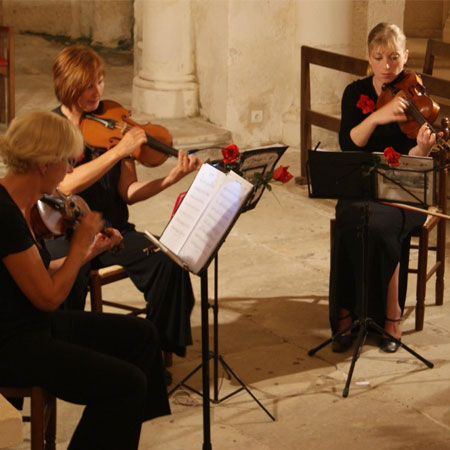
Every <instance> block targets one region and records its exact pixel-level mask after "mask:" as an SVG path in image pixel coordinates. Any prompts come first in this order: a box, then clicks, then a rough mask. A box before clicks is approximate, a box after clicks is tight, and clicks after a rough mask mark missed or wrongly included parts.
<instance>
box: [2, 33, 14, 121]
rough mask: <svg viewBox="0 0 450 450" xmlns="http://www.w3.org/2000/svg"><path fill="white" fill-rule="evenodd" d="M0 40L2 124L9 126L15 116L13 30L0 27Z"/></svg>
mask: <svg viewBox="0 0 450 450" xmlns="http://www.w3.org/2000/svg"><path fill="white" fill-rule="evenodd" d="M0 38H1V47H0V51H1V53H0V75H1V76H2V83H1V84H0V86H1V91H2V94H1V95H0V122H3V123H5V122H6V123H8V124H9V123H10V122H11V120H12V119H13V118H14V115H15V88H14V79H15V76H14V30H13V28H12V27H3V26H0ZM6 105H7V107H6ZM5 109H6V111H5ZM6 112H7V113H6Z"/></svg>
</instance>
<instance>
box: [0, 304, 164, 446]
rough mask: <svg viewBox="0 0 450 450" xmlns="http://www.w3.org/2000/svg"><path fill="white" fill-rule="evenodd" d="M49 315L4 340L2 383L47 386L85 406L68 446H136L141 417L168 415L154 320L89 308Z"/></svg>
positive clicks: (0, 344) (1, 343)
mask: <svg viewBox="0 0 450 450" xmlns="http://www.w3.org/2000/svg"><path fill="white" fill-rule="evenodd" d="M49 318H50V323H49V324H48V325H47V326H40V327H34V328H33V327H31V329H30V331H19V332H18V333H16V334H15V335H13V336H9V337H8V338H7V339H2V341H0V384H1V385H4V386H41V387H43V388H44V389H46V390H47V391H49V392H51V393H52V394H54V395H55V396H56V397H57V398H60V399H62V400H65V401H67V402H71V403H76V404H79V405H86V408H85V409H84V412H83V415H82V418H81V420H80V422H79V423H78V425H77V427H76V430H75V432H74V434H73V436H72V439H71V442H70V445H69V447H68V448H69V450H103V449H104V450H111V449H114V450H133V449H137V448H138V444H139V436H140V430H141V424H142V422H143V421H145V420H149V419H152V418H154V417H158V416H161V415H165V414H170V407H169V403H168V398H167V390H166V386H165V382H164V368H163V362H162V357H161V350H160V345H159V339H158V335H157V332H156V330H155V328H154V326H153V325H152V323H151V322H150V321H148V320H145V319H140V318H137V317H131V316H124V315H116V314H97V313H90V312H66V311H57V312H55V313H50V315H49ZM20 328H22V327H20Z"/></svg>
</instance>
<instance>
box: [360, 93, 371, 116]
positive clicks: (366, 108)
mask: <svg viewBox="0 0 450 450" xmlns="http://www.w3.org/2000/svg"><path fill="white" fill-rule="evenodd" d="M356 106H357V107H358V108H359V109H361V110H362V112H363V114H369V113H371V112H373V111H375V102H374V101H373V100H372V99H371V98H370V97H368V96H367V95H364V94H361V96H360V97H359V100H358V103H356Z"/></svg>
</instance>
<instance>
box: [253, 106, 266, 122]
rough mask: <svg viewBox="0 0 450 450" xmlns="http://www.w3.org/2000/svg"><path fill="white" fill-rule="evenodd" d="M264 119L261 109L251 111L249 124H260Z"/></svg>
mask: <svg viewBox="0 0 450 450" xmlns="http://www.w3.org/2000/svg"><path fill="white" fill-rule="evenodd" d="M263 119H264V112H263V110H262V109H253V110H252V111H250V122H251V123H261V122H262V121H263Z"/></svg>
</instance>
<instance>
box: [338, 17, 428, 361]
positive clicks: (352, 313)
mask: <svg viewBox="0 0 450 450" xmlns="http://www.w3.org/2000/svg"><path fill="white" fill-rule="evenodd" d="M407 60H408V50H407V48H406V38H405V35H404V34H403V32H402V31H401V30H400V28H399V27H398V26H396V25H393V24H387V23H380V24H378V25H377V26H375V27H374V28H373V29H372V31H371V32H370V33H369V36H368V61H369V66H370V75H369V76H368V77H366V78H364V79H361V80H357V81H355V82H353V83H351V84H350V85H349V86H347V88H346V89H345V91H344V94H343V97H342V116H341V129H340V132H339V143H340V146H341V149H342V150H343V151H347V150H351V151H365V152H383V151H384V149H386V148H387V147H392V148H393V149H394V150H395V151H396V152H397V153H400V154H403V155H418V156H427V155H428V154H429V153H430V151H431V148H432V146H433V145H434V144H435V142H436V139H435V136H433V135H432V134H431V132H430V130H429V129H428V128H427V126H426V125H423V126H422V127H421V128H420V130H419V132H418V135H417V138H416V139H409V138H408V137H407V136H406V135H405V134H403V132H402V131H401V130H400V128H399V125H398V122H399V121H402V120H406V115H405V111H406V109H407V106H408V104H407V101H406V100H405V99H404V98H402V97H400V96H399V97H396V98H395V99H393V100H391V101H390V102H389V103H387V104H386V105H385V106H384V107H382V108H380V109H376V104H377V99H378V96H379V95H380V94H381V92H382V88H383V85H384V84H386V83H391V82H392V81H394V80H395V79H396V78H397V77H398V76H400V75H401V74H402V71H403V69H404V66H405V64H406V62H407ZM363 203H364V202H358V201H348V200H340V201H338V203H337V206H336V235H335V241H334V244H333V248H332V255H331V273H330V323H331V328H332V331H333V333H336V332H337V331H342V330H344V329H345V328H347V327H348V326H350V325H351V323H352V320H354V319H355V318H356V317H358V316H359V315H360V314H361V305H362V298H361V295H360V294H361V286H362V282H363V274H362V265H361V248H362V246H361V239H360V233H358V229H360V228H359V227H360V226H361V221H362V219H361V217H362V213H361V211H362V206H363ZM369 211H370V217H369V242H368V252H369V271H370V274H369V286H368V289H369V305H368V315H369V317H371V318H372V319H374V320H375V322H376V323H378V324H379V325H380V326H381V327H384V329H385V330H386V331H387V332H388V333H389V334H391V335H392V336H393V337H394V338H397V339H400V338H401V316H402V311H403V306H404V301H405V296H406V281H407V265H406V264H407V259H408V254H407V251H408V248H409V245H408V242H409V235H410V233H411V231H412V230H414V228H416V227H419V226H420V225H422V224H423V222H424V220H425V215H422V214H419V213H414V212H409V211H404V210H400V209H397V208H394V207H390V206H385V205H381V204H379V203H376V202H370V203H369ZM401 262H404V263H405V264H401ZM352 340H353V337H352V335H350V334H345V335H343V336H340V337H339V338H338V339H336V340H335V341H333V351H335V352H344V351H346V350H348V349H349V348H350V347H351V345H352ZM398 346H399V345H398V343H397V342H396V341H394V340H392V339H390V338H383V339H381V342H380V347H381V350H383V351H385V352H395V351H397V349H398Z"/></svg>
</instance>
